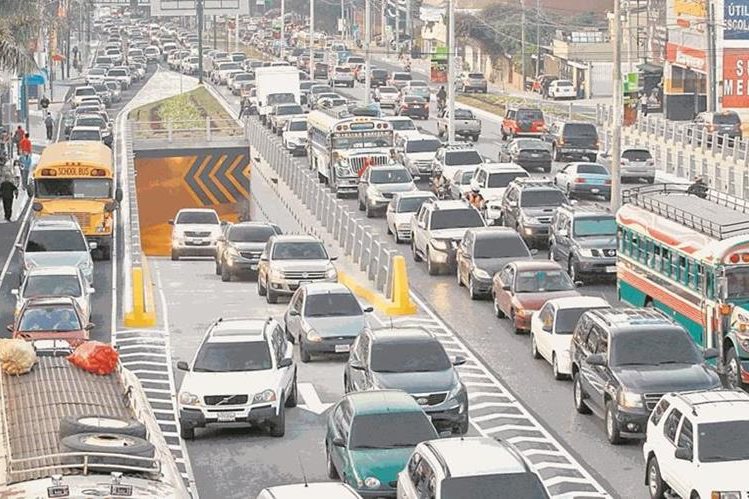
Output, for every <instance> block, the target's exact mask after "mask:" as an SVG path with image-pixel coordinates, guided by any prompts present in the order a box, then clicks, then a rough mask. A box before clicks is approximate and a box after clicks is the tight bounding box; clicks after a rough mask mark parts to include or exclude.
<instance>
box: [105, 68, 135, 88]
mask: <svg viewBox="0 0 749 499" xmlns="http://www.w3.org/2000/svg"><path fill="white" fill-rule="evenodd" d="M107 76H108V77H110V78H117V80H118V81H119V82H120V83H121V84H122V89H123V90H127V89H128V87H129V86H130V85H131V84H132V83H133V79H132V77H131V76H130V69H128V68H126V67H123V66H115V67H113V68H109V71H107Z"/></svg>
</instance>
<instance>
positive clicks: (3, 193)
mask: <svg viewBox="0 0 749 499" xmlns="http://www.w3.org/2000/svg"><path fill="white" fill-rule="evenodd" d="M14 180H15V179H14V178H13V175H12V173H11V172H10V169H8V168H5V167H3V174H2V181H0V198H2V200H3V212H4V215H5V221H6V222H11V221H12V220H11V217H12V216H13V200H14V199H15V198H17V197H18V186H17V185H16V183H15V181H14Z"/></svg>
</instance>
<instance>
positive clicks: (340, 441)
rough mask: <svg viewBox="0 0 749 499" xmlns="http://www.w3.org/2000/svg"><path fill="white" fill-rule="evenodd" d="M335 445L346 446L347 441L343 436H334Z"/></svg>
mask: <svg viewBox="0 0 749 499" xmlns="http://www.w3.org/2000/svg"><path fill="white" fill-rule="evenodd" d="M333 445H335V446H336V447H346V441H345V440H343V437H335V438H333Z"/></svg>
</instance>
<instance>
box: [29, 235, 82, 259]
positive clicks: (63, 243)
mask: <svg viewBox="0 0 749 499" xmlns="http://www.w3.org/2000/svg"><path fill="white" fill-rule="evenodd" d="M86 250H87V248H86V241H85V240H84V239H83V236H82V235H81V233H80V232H77V231H74V230H65V229H59V230H58V229H55V230H36V231H32V232H31V235H30V236H29V240H28V242H27V243H26V251H27V252H29V253H37V252H45V251H86Z"/></svg>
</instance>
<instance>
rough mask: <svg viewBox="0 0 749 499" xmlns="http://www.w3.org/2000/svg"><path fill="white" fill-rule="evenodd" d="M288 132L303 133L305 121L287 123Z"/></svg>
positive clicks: (305, 126)
mask: <svg viewBox="0 0 749 499" xmlns="http://www.w3.org/2000/svg"><path fill="white" fill-rule="evenodd" d="M289 131H290V132H305V131H307V121H306V120H305V121H303V120H294V121H292V122H291V123H289Z"/></svg>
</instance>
